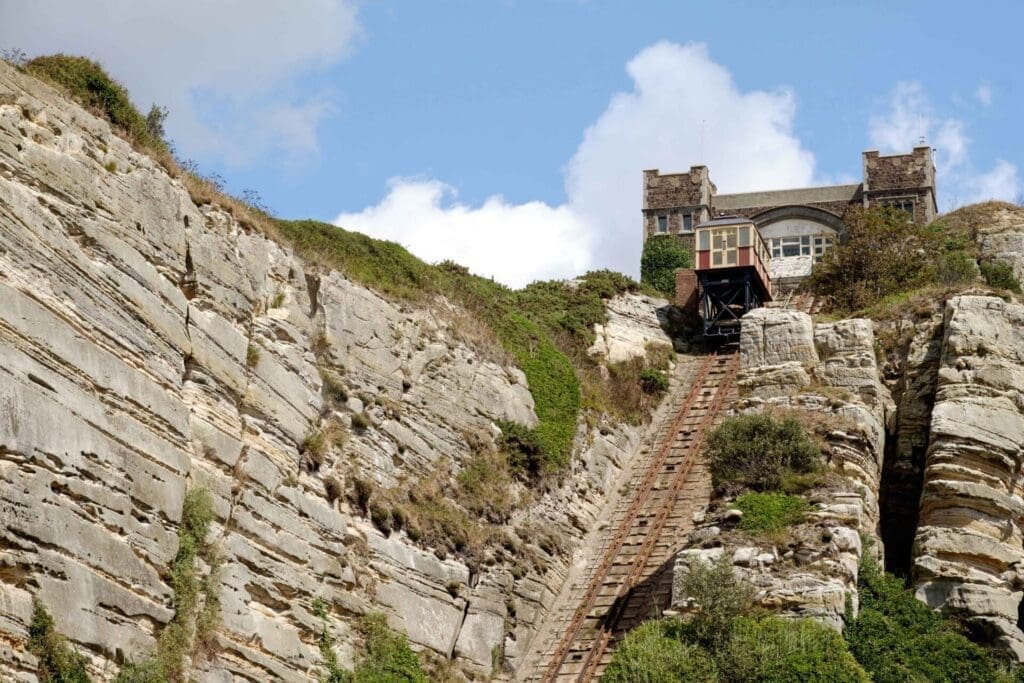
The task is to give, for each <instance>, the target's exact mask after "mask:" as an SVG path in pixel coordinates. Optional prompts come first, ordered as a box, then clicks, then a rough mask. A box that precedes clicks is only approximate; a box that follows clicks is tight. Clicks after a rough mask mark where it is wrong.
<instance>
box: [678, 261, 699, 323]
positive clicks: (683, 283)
mask: <svg viewBox="0 0 1024 683" xmlns="http://www.w3.org/2000/svg"><path fill="white" fill-rule="evenodd" d="M676 306H678V307H679V308H683V309H686V310H688V311H693V312H694V313H696V312H697V273H696V271H694V270H693V268H680V269H679V270H677V271H676Z"/></svg>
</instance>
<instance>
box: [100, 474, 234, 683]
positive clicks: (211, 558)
mask: <svg viewBox="0 0 1024 683" xmlns="http://www.w3.org/2000/svg"><path fill="white" fill-rule="evenodd" d="M212 522H213V498H212V497H211V496H210V492H209V491H207V490H206V489H203V488H198V489H191V490H189V491H187V492H186V493H185V501H184V503H183V505H182V513H181V526H180V527H179V528H178V552H177V554H176V555H175V557H174V560H173V561H172V562H171V567H170V581H171V589H172V590H173V594H174V616H173V617H172V618H171V621H170V622H168V624H167V625H166V626H164V628H163V630H162V631H161V632H160V634H159V636H157V642H156V651H155V652H154V653H152V654H151V655H149V656H148V657H146V658H144V659H142V660H141V661H139V662H129V663H127V664H126V665H125V666H124V667H123V668H122V669H121V671H120V673H119V674H118V676H117V678H116V681H117V683H150V682H152V681H165V680H174V681H176V680H184V677H185V673H186V660H192V661H194V660H195V658H196V656H197V655H201V654H203V653H205V652H208V651H209V650H210V649H212V647H213V634H214V631H215V630H216V627H217V624H218V623H219V613H220V597H219V595H218V586H219V568H220V563H221V559H220V557H219V556H218V555H217V553H216V551H215V549H214V548H213V546H212V545H211V544H209V543H207V542H206V536H207V535H208V534H209V531H210V524H211V523H212ZM200 560H202V561H204V562H205V563H206V564H207V566H208V567H209V571H208V573H207V575H206V576H205V577H202V578H201V577H200V576H199V567H198V562H199V561H200Z"/></svg>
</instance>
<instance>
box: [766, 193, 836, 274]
mask: <svg viewBox="0 0 1024 683" xmlns="http://www.w3.org/2000/svg"><path fill="white" fill-rule="evenodd" d="M751 220H752V221H754V224H755V225H757V230H758V232H760V233H761V237H762V238H763V239H764V241H765V243H766V245H767V246H768V249H769V251H770V252H771V255H772V258H773V259H779V258H792V257H796V256H810V257H813V261H818V260H820V259H821V257H822V255H824V253H825V252H826V251H828V250H829V249H830V248H831V247H832V246H833V245H834V244H835V243H836V242H837V241H838V240H839V239H840V237H841V236H842V235H843V234H844V233H845V232H846V226H845V225H843V222H842V220H840V218H839V217H838V216H836V215H835V214H834V213H831V212H829V211H825V210H823V209H818V208H815V207H813V206H801V205H796V204H794V205H790V206H779V207H776V208H773V209H769V210H767V211H762V212H761V213H759V214H756V215H754V216H751Z"/></svg>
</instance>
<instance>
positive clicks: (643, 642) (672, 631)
mask: <svg viewBox="0 0 1024 683" xmlns="http://www.w3.org/2000/svg"><path fill="white" fill-rule="evenodd" d="M680 626H681V624H680V622H679V621H677V620H672V619H658V620H655V621H648V622H646V623H643V624H641V625H640V626H638V627H637V628H635V629H633V630H632V631H631V632H630V633H629V634H628V635H627V636H626V638H625V639H624V640H623V641H622V643H621V644H619V646H618V648H616V650H615V655H614V656H613V657H612V661H611V662H610V663H609V664H608V668H607V669H606V670H605V672H604V676H603V677H602V678H601V681H602V682H603V683H637V682H639V681H643V682H644V683H676V682H677V681H690V682H692V683H704V682H706V683H714V682H715V681H718V680H719V679H718V667H717V666H716V665H715V660H714V659H713V658H712V657H711V655H709V654H708V653H707V651H705V650H704V649H703V648H701V647H699V646H697V645H692V644H688V643H684V642H683V641H682V640H681V639H680V634H679V630H680Z"/></svg>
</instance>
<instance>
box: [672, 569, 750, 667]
mask: <svg viewBox="0 0 1024 683" xmlns="http://www.w3.org/2000/svg"><path fill="white" fill-rule="evenodd" d="M682 593H683V595H687V596H690V597H692V598H695V599H696V600H697V603H698V610H699V611H698V612H697V613H696V614H695V615H694V618H693V619H692V620H691V621H690V622H689V623H688V624H687V626H688V628H689V631H688V634H689V635H688V637H689V638H690V639H691V640H693V642H695V643H697V644H699V645H701V646H703V647H706V648H708V649H710V650H711V651H713V652H714V651H718V650H720V649H721V648H722V647H724V645H725V644H726V643H727V642H728V641H729V638H730V637H732V627H733V624H734V623H735V621H736V619H737V618H738V617H740V616H742V615H744V614H746V613H748V612H749V611H750V606H751V604H752V603H753V601H754V590H753V588H751V586H750V584H748V583H746V582H745V581H740V580H738V579H737V578H736V575H735V574H733V571H732V560H731V558H729V557H728V556H725V555H723V556H722V557H721V558H719V559H718V560H716V561H715V562H713V563H710V564H707V563H704V562H696V563H694V564H692V565H691V566H690V571H689V572H687V574H686V576H684V577H683V580H682Z"/></svg>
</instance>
